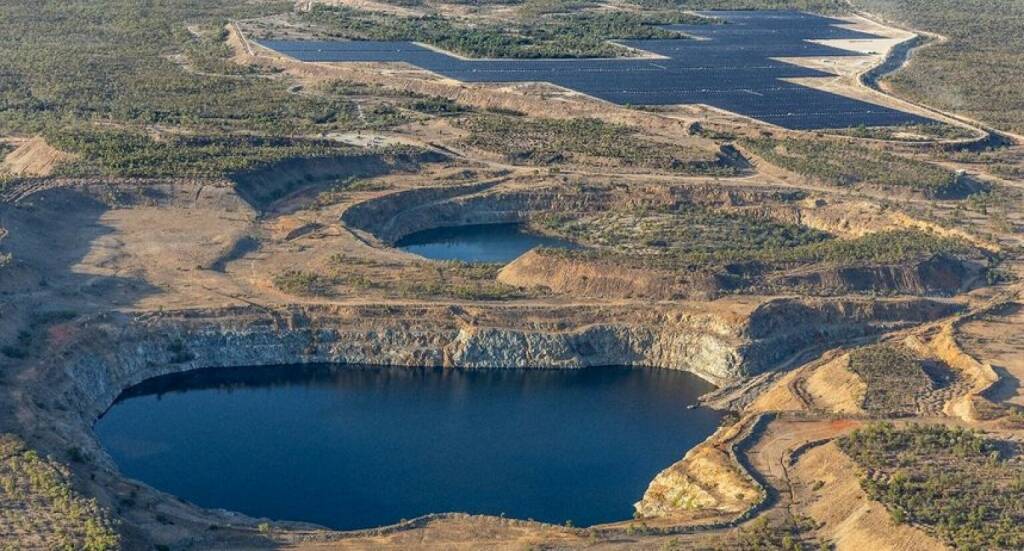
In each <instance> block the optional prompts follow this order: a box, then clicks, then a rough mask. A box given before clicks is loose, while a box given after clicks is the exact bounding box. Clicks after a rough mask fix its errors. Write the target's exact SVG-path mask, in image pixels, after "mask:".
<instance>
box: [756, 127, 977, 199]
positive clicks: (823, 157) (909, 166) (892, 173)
mask: <svg viewBox="0 0 1024 551" xmlns="http://www.w3.org/2000/svg"><path fill="white" fill-rule="evenodd" d="M741 143H742V144H743V146H745V147H747V148H749V149H750V150H751V151H753V152H754V153H755V154H756V155H757V156H759V157H761V158H763V159H765V160H766V161H768V162H770V163H772V164H774V165H777V166H780V167H782V168H785V169H786V170H790V171H793V172H796V173H797V174H800V175H802V176H807V177H809V178H814V179H817V180H821V181H824V182H827V183H829V184H832V185H837V186H853V185H856V184H875V185H880V186H892V187H896V188H907V189H913V190H918V191H924V192H927V193H931V194H934V195H943V194H948V193H951V192H952V191H953V190H954V189H955V188H956V186H957V175H956V173H955V172H953V171H951V170H948V169H945V168H942V167H939V166H936V165H933V164H931V163H927V162H924V161H919V160H916V159H908V158H906V157H901V156H898V155H894V154H892V153H887V152H885V151H881V150H879V149H873V148H869V147H865V146H861V145H856V144H852V143H849V142H845V141H841V140H829V139H810V138H796V137H786V138H781V139H779V138H773V137H761V138H757V139H743V140H741Z"/></svg>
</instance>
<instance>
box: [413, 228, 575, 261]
mask: <svg viewBox="0 0 1024 551" xmlns="http://www.w3.org/2000/svg"><path fill="white" fill-rule="evenodd" d="M395 246H396V247H398V248H399V249H402V250H403V251H406V252H410V253H413V254H418V255H420V256H423V257H426V258H431V259H434V260H461V261H464V262H501V263H506V262H511V261H513V260H515V259H516V258H518V257H519V255H521V254H523V253H525V252H526V251H528V250H530V249H532V248H534V247H568V248H574V247H576V245H575V244H574V243H572V242H570V241H565V240H562V239H558V238H555V237H548V236H544V235H537V234H533V233H529V232H527V231H525V230H524V229H523V228H522V226H520V225H519V224H479V225H470V226H451V227H445V228H437V229H433V230H425V231H421V232H416V233H413V234H411V235H408V236H406V237H403V238H402V239H400V240H399V241H398V242H397V243H395Z"/></svg>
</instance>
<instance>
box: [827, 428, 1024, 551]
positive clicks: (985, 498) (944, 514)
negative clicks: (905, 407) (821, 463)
mask: <svg viewBox="0 0 1024 551" xmlns="http://www.w3.org/2000/svg"><path fill="white" fill-rule="evenodd" d="M839 447H840V448H841V449H842V450H843V451H844V452H845V453H846V454H847V455H849V456H850V457H851V458H852V459H853V460H854V461H855V462H856V463H857V464H858V465H859V466H860V467H861V468H862V469H863V470H864V472H863V474H862V478H861V485H862V486H863V487H864V490H865V491H866V492H867V494H868V495H869V496H870V497H871V498H872V499H875V500H877V501H880V502H882V503H883V504H885V506H886V508H887V509H888V510H889V512H890V514H891V515H892V517H893V519H894V520H895V521H897V522H901V523H913V524H916V525H918V526H923V527H924V528H925V529H926V530H927V531H929V532H931V533H932V534H934V535H935V536H937V537H939V538H940V539H942V540H943V541H945V542H946V543H947V544H949V545H950V546H952V547H953V548H955V549H964V550H983V549H984V550H988V549H1021V548H1024V501H1022V500H1021V499H1020V496H1021V494H1022V492H1024V466H1022V465H1021V463H1020V461H1019V460H1018V459H1015V458H1013V457H1012V456H1014V455H1016V454H1018V453H1019V451H1020V450H1019V449H1018V445H1017V444H1010V443H1005V442H1004V443H1000V442H996V441H993V440H988V439H986V438H985V437H983V436H982V435H980V434H978V433H975V432H971V431H967V430H965V429H961V428H951V427H945V426H936V425H911V426H910V427H909V428H904V429H896V428H895V427H894V426H893V425H891V424H888V423H880V424H876V425H871V426H869V427H867V428H865V429H861V430H857V431H855V432H854V433H852V434H851V435H849V436H847V437H844V438H841V439H840V440H839Z"/></svg>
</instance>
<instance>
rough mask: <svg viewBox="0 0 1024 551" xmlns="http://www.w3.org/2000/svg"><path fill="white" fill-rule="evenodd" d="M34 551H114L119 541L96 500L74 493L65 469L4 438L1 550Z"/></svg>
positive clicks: (0, 438) (0, 445) (0, 447)
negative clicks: (63, 550)
mask: <svg viewBox="0 0 1024 551" xmlns="http://www.w3.org/2000/svg"><path fill="white" fill-rule="evenodd" d="M68 455H69V457H70V458H71V459H73V460H74V459H78V460H81V459H83V457H82V453H81V452H80V451H78V450H77V449H76V450H69V453H68ZM8 538H10V539H8ZM30 547H31V548H38V549H82V550H84V551H108V550H110V551H112V550H114V549H118V548H119V547H120V538H119V536H118V534H117V532H116V531H115V530H114V526H113V523H112V522H111V520H110V519H109V517H108V515H107V513H106V512H105V511H104V510H102V509H101V508H100V507H99V506H98V505H97V504H96V501H95V500H93V499H86V498H83V497H81V496H80V495H78V494H77V493H76V492H75V491H74V490H73V489H72V487H71V475H70V472H69V471H68V469H67V467H65V466H64V465H62V464H60V463H58V462H57V461H55V460H53V459H51V458H49V457H43V456H41V455H39V453H37V452H36V451H34V450H30V449H28V448H27V447H26V446H25V444H24V443H23V442H22V441H21V440H19V439H17V438H16V437H14V436H12V435H9V434H0V548H3V549H27V548H30Z"/></svg>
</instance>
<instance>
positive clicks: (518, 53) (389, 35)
mask: <svg viewBox="0 0 1024 551" xmlns="http://www.w3.org/2000/svg"><path fill="white" fill-rule="evenodd" d="M301 19H302V21H303V22H305V23H309V24H313V25H316V26H318V27H320V28H322V29H323V30H324V33H325V35H326V37H330V38H347V39H353V40H403V41H415V42H423V43H426V44H430V45H432V46H436V47H438V48H441V49H443V50H448V51H451V52H455V53H458V54H462V55H466V56H471V57H511V58H540V57H547V58H551V57H571V58H582V57H615V56H623V55H630V53H631V52H632V50H629V49H626V48H623V47H621V46H616V45H614V44H612V43H610V42H608V41H609V40H613V39H650V38H679V37H680V34H679V33H676V32H673V31H669V30H666V29H662V28H659V27H657V26H655V25H664V24H670V23H707V22H709V20H708V19H707V18H703V17H698V16H694V15H691V14H688V13H685V12H679V11H674V12H664V13H657V14H640V13H636V12H626V11H607V12H579V13H573V14H571V15H560V16H558V17H552V18H543V19H530V20H528V21H523V22H519V23H509V24H498V23H484V24H479V23H476V22H472V23H471V22H469V21H466V22H462V21H459V20H456V19H453V18H448V17H444V16H441V15H433V14H431V15H424V16H421V17H406V16H399V15H394V14H389V13H382V12H369V11H363V10H356V9H352V8H348V7H344V6H325V5H321V4H314V6H313V9H311V10H310V11H309V12H308V13H305V14H303V15H302V16H301Z"/></svg>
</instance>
